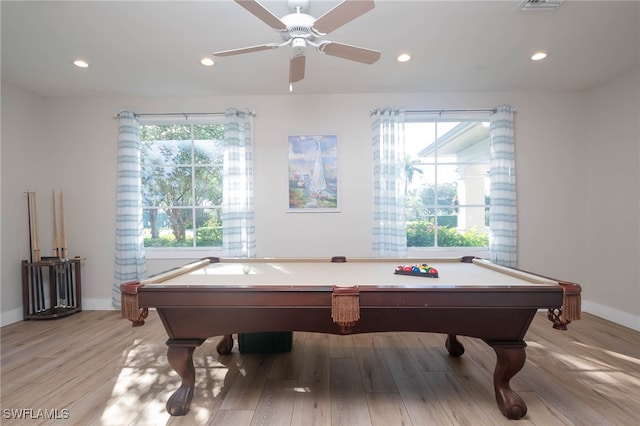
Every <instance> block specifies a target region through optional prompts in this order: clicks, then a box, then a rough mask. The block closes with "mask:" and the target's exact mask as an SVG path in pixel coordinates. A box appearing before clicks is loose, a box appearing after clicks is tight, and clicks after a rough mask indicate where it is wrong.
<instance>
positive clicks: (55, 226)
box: [51, 189, 58, 257]
mask: <svg viewBox="0 0 640 426" xmlns="http://www.w3.org/2000/svg"><path fill="white" fill-rule="evenodd" d="M51 201H52V204H53V257H58V221H57V220H56V191H55V189H54V190H53V193H52V194H51Z"/></svg>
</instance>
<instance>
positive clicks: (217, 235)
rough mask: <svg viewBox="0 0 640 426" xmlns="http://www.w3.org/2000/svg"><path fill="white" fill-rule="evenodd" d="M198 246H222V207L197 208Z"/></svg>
mask: <svg viewBox="0 0 640 426" xmlns="http://www.w3.org/2000/svg"><path fill="white" fill-rule="evenodd" d="M196 246H197V247H222V210H221V209H219V208H216V209H196Z"/></svg>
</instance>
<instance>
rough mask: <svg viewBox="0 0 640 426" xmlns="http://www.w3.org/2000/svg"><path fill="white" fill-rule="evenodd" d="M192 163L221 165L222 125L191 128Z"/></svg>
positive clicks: (222, 151)
mask: <svg viewBox="0 0 640 426" xmlns="http://www.w3.org/2000/svg"><path fill="white" fill-rule="evenodd" d="M193 129H194V130H193V134H194V161H193V162H194V163H196V164H211V165H213V164H215V165H222V163H223V160H224V150H223V148H224V146H223V142H224V126H223V125H222V124H213V125H199V126H193Z"/></svg>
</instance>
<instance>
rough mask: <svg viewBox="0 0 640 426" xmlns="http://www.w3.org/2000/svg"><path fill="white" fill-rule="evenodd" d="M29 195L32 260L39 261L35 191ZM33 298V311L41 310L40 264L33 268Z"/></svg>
mask: <svg viewBox="0 0 640 426" xmlns="http://www.w3.org/2000/svg"><path fill="white" fill-rule="evenodd" d="M29 197H30V198H31V202H30V207H31V209H30V219H31V225H32V232H31V236H32V246H31V247H32V259H33V260H32V261H33V262H34V263H35V262H40V261H41V260H42V259H41V257H40V238H39V236H38V211H37V207H36V193H35V192H30V193H29ZM34 277H35V280H34V283H33V284H34V298H35V311H36V312H41V311H42V310H43V309H44V288H43V282H42V270H41V269H40V265H37V266H36V267H35V269H34Z"/></svg>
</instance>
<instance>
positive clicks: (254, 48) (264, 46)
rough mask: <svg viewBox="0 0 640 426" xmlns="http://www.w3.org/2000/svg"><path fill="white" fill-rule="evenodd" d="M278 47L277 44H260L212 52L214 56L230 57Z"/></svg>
mask: <svg viewBox="0 0 640 426" xmlns="http://www.w3.org/2000/svg"><path fill="white" fill-rule="evenodd" d="M278 47H280V45H279V44H278V43H269V44H261V45H258V46H251V47H243V48H240V49H231V50H221V51H219V52H214V53H213V55H214V56H232V55H241V54H243V53H251V52H259V51H261V50H269V49H277V48H278Z"/></svg>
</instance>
